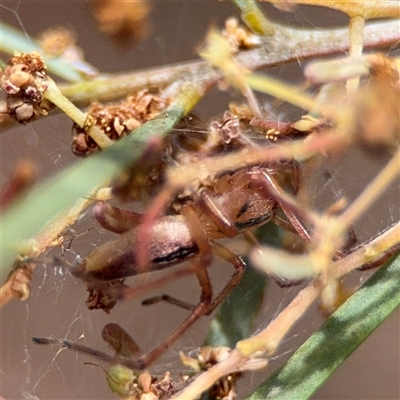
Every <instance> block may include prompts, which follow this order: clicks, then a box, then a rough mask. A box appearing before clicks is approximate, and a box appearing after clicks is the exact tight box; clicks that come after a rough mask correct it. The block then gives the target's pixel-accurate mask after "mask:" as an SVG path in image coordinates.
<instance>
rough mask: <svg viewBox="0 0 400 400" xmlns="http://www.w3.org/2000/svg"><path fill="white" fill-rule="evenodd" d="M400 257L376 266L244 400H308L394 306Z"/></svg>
mask: <svg viewBox="0 0 400 400" xmlns="http://www.w3.org/2000/svg"><path fill="white" fill-rule="evenodd" d="M399 287H400V256H397V258H396V259H394V260H393V261H391V262H390V263H388V264H387V265H386V266H384V267H381V268H380V269H379V270H378V271H377V272H376V273H375V274H374V275H373V276H372V277H371V278H370V279H369V280H368V281H367V282H366V283H365V284H364V285H363V286H362V287H361V288H360V289H359V290H358V291H357V292H356V293H355V294H354V295H353V296H352V297H350V298H349V299H348V300H347V301H346V302H345V303H344V304H343V306H342V307H340V308H339V309H338V310H337V311H336V312H335V313H334V314H333V315H332V316H331V317H330V318H329V319H328V320H327V321H326V322H325V323H324V324H323V325H322V327H321V328H320V329H319V330H318V331H317V332H316V333H314V334H313V335H312V336H311V337H310V338H309V339H308V340H307V341H306V342H305V343H304V344H303V345H302V346H301V347H300V348H299V349H298V350H297V351H296V353H295V354H294V355H293V356H292V357H291V358H290V360H289V361H288V362H287V363H286V364H285V365H284V366H283V367H282V368H280V369H279V370H278V371H276V372H275V373H274V374H273V375H271V376H270V377H269V378H268V379H267V380H265V381H264V382H263V383H262V384H261V386H259V387H258V388H257V389H256V390H255V392H254V393H253V394H252V395H251V396H250V397H248V399H247V400H261V399H262V400H265V399H274V400H277V399H282V400H286V399H308V398H309V397H310V396H311V395H312V394H313V393H314V392H315V391H316V390H317V389H318V388H319V387H320V386H321V385H322V384H323V383H324V382H325V381H326V380H327V379H328V378H329V376H330V375H331V374H332V373H333V372H334V371H335V370H336V369H337V368H338V367H339V365H340V364H342V363H343V361H344V360H345V359H346V358H347V357H349V355H350V354H351V353H352V352H353V351H354V350H355V349H356V348H357V347H358V346H360V344H361V343H362V342H363V341H364V340H365V339H366V338H367V337H368V336H369V335H370V334H371V333H372V332H373V331H374V330H375V329H376V328H377V327H378V326H379V325H380V324H381V323H382V322H383V321H384V320H385V319H386V318H387V317H388V316H389V315H390V314H391V313H392V312H393V311H394V310H395V309H396V307H398V306H399V304H400V291H399Z"/></svg>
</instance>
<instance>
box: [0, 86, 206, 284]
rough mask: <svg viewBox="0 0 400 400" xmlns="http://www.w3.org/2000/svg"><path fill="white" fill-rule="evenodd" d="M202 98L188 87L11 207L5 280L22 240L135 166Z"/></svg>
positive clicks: (0, 245) (3, 248)
mask: <svg viewBox="0 0 400 400" xmlns="http://www.w3.org/2000/svg"><path fill="white" fill-rule="evenodd" d="M188 89H189V88H188ZM198 98H199V94H198V92H197V91H196V90H186V91H185V93H183V94H182V95H181V97H180V98H178V99H177V100H176V101H175V102H174V103H173V104H172V105H171V106H170V107H169V108H168V109H167V110H166V111H165V112H163V113H162V114H161V115H160V116H158V117H157V118H155V119H154V120H151V121H148V122H147V123H146V124H144V125H142V126H141V127H139V128H138V129H137V130H135V132H134V133H133V134H131V135H129V136H127V137H126V138H124V139H122V140H121V141H119V142H117V143H116V144H114V145H112V146H110V147H109V148H107V149H105V150H103V151H101V152H99V153H97V154H95V155H93V156H91V157H89V158H86V159H85V160H82V161H80V162H78V163H76V164H74V165H72V166H71V167H69V168H66V169H65V170H63V171H61V172H60V173H58V174H57V175H55V176H54V177H53V178H50V179H49V180H47V181H45V182H43V183H41V184H39V185H37V186H36V187H35V188H34V189H33V190H32V191H31V193H30V194H29V195H28V196H27V197H24V198H23V199H22V200H20V201H16V202H15V203H14V204H13V205H12V206H11V207H10V208H8V209H7V210H6V212H4V213H3V214H2V215H1V229H0V261H1V268H2V270H1V274H0V276H2V277H3V279H4V278H5V277H6V276H7V275H8V272H9V271H8V270H6V268H9V267H10V266H11V264H12V263H13V261H14V258H15V256H16V255H17V253H18V244H19V243H20V242H21V240H26V239H29V238H30V237H32V236H34V235H35V234H36V233H38V232H39V231H40V230H41V229H43V228H44V227H45V225H46V223H48V222H49V221H51V219H53V218H54V217H55V216H56V215H58V214H59V213H60V212H62V211H64V210H66V209H67V208H68V207H71V206H72V205H73V204H74V203H75V202H76V201H77V200H78V199H79V198H81V197H84V196H88V195H90V194H91V193H93V191H94V190H96V189H97V188H98V187H99V186H100V185H101V184H102V183H104V182H106V181H108V180H109V179H111V178H112V177H113V176H114V175H115V174H116V173H117V172H118V171H120V170H121V169H123V168H125V167H128V166H130V165H132V163H133V162H135V161H136V160H138V158H139V157H140V156H141V154H142V151H143V149H144V148H145V145H146V143H147V141H148V140H149V139H150V138H152V137H163V136H165V135H166V134H167V133H168V132H169V131H170V130H171V129H172V128H173V126H174V125H175V124H176V122H177V121H179V119H180V118H181V117H182V116H183V115H184V114H185V113H186V112H188V109H190V107H192V106H193V105H194V104H195V103H196V101H197V100H198Z"/></svg>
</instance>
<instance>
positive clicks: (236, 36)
mask: <svg viewBox="0 0 400 400" xmlns="http://www.w3.org/2000/svg"><path fill="white" fill-rule="evenodd" d="M222 34H223V35H224V36H225V37H226V38H227V39H228V42H229V45H230V48H231V51H232V53H237V52H238V51H239V50H244V49H252V48H254V47H258V46H260V45H261V37H260V36H258V35H255V34H254V33H252V32H250V31H249V30H248V29H247V28H245V27H244V26H241V25H240V24H239V21H238V19H237V18H235V17H231V18H228V19H227V20H226V21H225V29H224V30H223V31H222Z"/></svg>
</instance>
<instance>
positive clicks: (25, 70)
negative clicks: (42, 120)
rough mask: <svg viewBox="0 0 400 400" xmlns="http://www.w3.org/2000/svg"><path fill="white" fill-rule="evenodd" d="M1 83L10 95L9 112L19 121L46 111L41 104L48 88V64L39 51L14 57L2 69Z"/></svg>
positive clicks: (8, 101)
mask: <svg viewBox="0 0 400 400" xmlns="http://www.w3.org/2000/svg"><path fill="white" fill-rule="evenodd" d="M0 85H1V88H2V89H3V90H4V92H5V93H6V94H7V95H8V98H7V112H8V113H9V114H10V116H12V117H13V118H14V119H15V120H17V121H18V122H27V121H29V120H31V119H32V118H34V117H35V115H36V114H40V113H42V114H43V113H46V111H45V110H44V109H43V107H41V104H40V103H41V102H42V99H43V93H44V92H45V91H46V90H47V82H46V65H45V64H44V62H43V60H42V58H41V57H40V55H39V54H38V53H36V52H33V53H29V54H16V55H15V56H14V57H12V58H11V60H10V61H9V63H8V66H7V67H6V68H5V69H4V70H2V71H1V77H0Z"/></svg>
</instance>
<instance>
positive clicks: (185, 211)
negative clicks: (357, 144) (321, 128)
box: [36, 124, 307, 370]
mask: <svg viewBox="0 0 400 400" xmlns="http://www.w3.org/2000/svg"><path fill="white" fill-rule="evenodd" d="M225 125H226V124H225ZM241 135H242V134H241ZM241 135H238V137H236V138H235V141H236V142H240V143H241V145H242V147H243V145H253V144H251V142H250V141H249V140H248V139H246V138H244V137H241ZM225 140H226V139H225ZM230 140H231V138H230V139H229V141H230ZM238 147H239V148H240V146H238ZM197 156H198V155H197ZM297 171H298V170H297V166H295V164H294V163H293V162H282V165H275V166H274V167H273V166H271V165H257V166H248V167H246V168H241V169H238V170H236V171H225V172H222V173H221V174H220V175H217V176H216V177H213V179H212V180H211V183H208V184H202V185H199V188H198V189H196V190H195V191H194V193H192V194H190V195H186V194H185V195H183V194H181V195H182V197H184V200H182V199H181V201H178V197H175V203H176V204H177V205H176V207H175V213H176V214H175V215H166V216H163V217H159V218H157V219H155V220H154V221H153V223H152V225H151V226H150V228H149V230H148V231H147V236H148V237H147V238H146V240H147V241H146V240H144V241H143V237H142V235H141V234H142V231H141V228H142V225H141V224H142V222H143V218H145V217H144V216H142V215H140V214H137V213H135V212H131V211H127V210H123V209H120V208H116V207H114V206H111V205H110V204H108V203H105V202H101V203H98V204H97V205H96V206H95V208H94V215H95V216H96V218H97V220H98V221H99V223H100V224H101V225H102V226H103V227H104V228H105V229H108V230H111V231H113V232H116V233H120V234H121V235H120V236H119V237H118V238H117V239H115V240H111V241H109V242H107V243H105V244H103V245H102V246H100V247H99V248H97V249H96V250H94V251H93V252H92V253H91V254H90V255H89V256H88V257H87V258H86V259H84V260H83V261H82V263H81V264H80V265H79V266H78V267H77V268H76V269H75V271H74V273H75V274H76V275H78V276H80V277H82V278H83V279H84V280H86V281H87V282H89V283H90V285H93V287H94V291H95V292H96V294H95V295H94V296H93V297H95V298H96V299H97V300H98V299H99V298H102V299H104V298H105V297H106V298H107V297H111V298H112V300H113V301H111V305H110V304H108V305H104V304H92V308H106V309H107V307H108V308H112V305H113V304H114V302H115V299H119V298H126V297H129V296H131V295H132V293H135V291H134V290H133V289H131V288H128V287H127V286H125V285H122V284H119V283H120V282H121V280H123V279H124V278H126V277H129V276H133V275H137V274H140V273H142V272H148V271H155V270H160V269H164V268H167V267H171V266H174V265H177V264H180V263H183V262H185V261H190V262H191V267H190V272H191V273H194V274H195V275H196V278H197V280H198V282H199V285H200V288H201V294H200V300H199V302H198V304H197V305H196V306H191V305H189V304H187V303H184V302H182V301H180V300H177V299H175V298H172V297H169V296H160V297H157V298H153V299H149V300H147V301H146V304H152V303H154V302H156V301H160V300H164V301H168V302H171V303H173V304H176V305H179V306H181V307H183V308H186V309H188V310H190V314H189V316H188V317H187V318H186V319H185V320H184V321H183V322H182V324H181V325H180V326H179V327H178V328H177V329H176V330H175V331H174V332H173V333H172V334H171V335H170V336H169V337H168V338H167V339H166V340H165V341H164V342H163V343H161V344H160V345H158V346H157V347H156V348H155V349H153V350H152V351H150V352H149V353H147V354H145V355H143V356H141V357H140V358H138V359H137V360H129V361H128V360H120V359H118V362H119V363H121V364H124V365H126V366H128V367H130V368H133V369H138V370H142V369H145V368H146V367H147V366H148V365H150V364H151V363H152V362H154V361H155V360H156V359H157V358H158V357H159V356H160V355H161V354H162V353H163V352H164V351H165V350H167V349H168V348H169V347H170V346H171V345H172V344H173V343H174V342H175V341H176V340H177V339H178V338H179V337H180V336H181V335H182V334H183V333H184V332H185V331H186V330H187V329H188V328H189V327H190V326H191V325H192V324H193V323H194V322H195V321H196V320H197V319H198V318H199V317H201V316H202V315H208V314H210V313H211V312H212V311H213V310H215V308H216V307H218V305H219V304H220V303H221V301H222V300H223V299H225V298H226V296H227V295H228V294H229V292H230V291H231V290H232V289H233V288H234V287H235V286H237V285H238V283H239V282H240V281H241V279H242V276H243V274H244V271H245V264H244V262H243V261H242V259H241V258H240V257H239V256H237V255H236V254H234V253H232V252H231V251H230V250H229V249H227V248H226V247H224V246H222V245H221V244H219V243H217V242H215V239H219V238H226V237H233V236H236V235H238V234H241V233H243V234H247V233H248V231H249V230H250V229H253V228H256V227H258V226H260V225H263V224H265V223H267V222H268V221H270V220H271V219H274V220H275V219H276V220H277V222H279V221H280V222H281V223H282V222H283V223H285V222H286V223H285V225H286V226H287V227H289V228H290V229H291V230H292V231H297V232H298V233H299V234H300V236H303V237H307V232H306V231H305V229H303V228H302V226H301V224H300V223H299V222H298V221H297V219H296V217H295V216H294V215H293V213H291V211H290V210H289V209H287V208H285V207H284V206H283V205H282V206H281V208H282V210H283V211H284V213H285V214H286V216H287V217H288V219H289V221H290V222H288V221H282V219H280V218H279V217H278V216H276V210H277V209H278V206H279V205H280V204H279V193H280V191H281V190H282V189H280V187H279V184H278V183H277V182H278V181H280V179H281V177H282V176H284V175H285V174H286V175H287V173H289V176H290V177H291V180H293V181H295V179H294V178H293V177H297ZM292 185H293V191H296V190H297V187H296V185H297V182H293V183H292ZM266 187H268V191H266V190H265V188H266ZM269 193H274V195H273V196H271V195H270V194H269ZM275 194H276V196H275ZM294 221H296V223H293V222H294ZM143 243H144V244H143ZM213 254H215V255H217V256H219V257H220V258H222V259H224V260H226V261H227V262H228V263H230V264H231V265H232V266H233V268H234V273H233V274H232V276H231V278H230V280H229V281H228V283H227V284H226V285H225V287H224V288H223V289H222V290H221V292H220V293H218V294H217V295H216V296H215V297H213V293H212V285H211V282H210V279H209V276H208V272H207V269H208V267H209V266H210V264H211V262H212V258H213ZM141 259H142V260H143V259H145V260H146V261H147V262H146V265H144V267H143V266H142V265H141V264H142V263H141V261H140V260H141ZM102 292H104V293H106V294H105V295H104V293H102ZM99 293H102V294H99ZM101 301H102V300H100V303H101ZM36 342H38V343H46V339H36ZM50 342H51V343H55V342H56V343H60V344H62V345H64V346H66V347H71V345H70V343H69V342H66V341H61V342H60V341H54V340H52V339H48V340H47V343H50ZM74 348H75V349H76V346H75V347H74ZM79 350H80V351H84V350H83V347H82V346H80V349H79ZM91 353H93V352H91ZM103 358H104V357H103ZM115 360H116V361H117V358H116V359H115Z"/></svg>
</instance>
